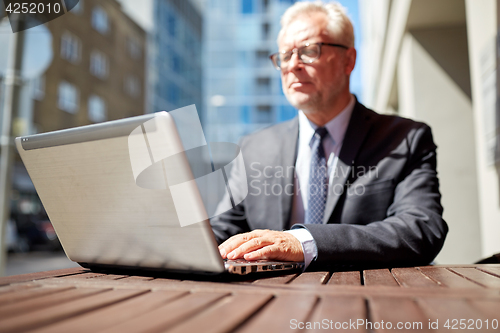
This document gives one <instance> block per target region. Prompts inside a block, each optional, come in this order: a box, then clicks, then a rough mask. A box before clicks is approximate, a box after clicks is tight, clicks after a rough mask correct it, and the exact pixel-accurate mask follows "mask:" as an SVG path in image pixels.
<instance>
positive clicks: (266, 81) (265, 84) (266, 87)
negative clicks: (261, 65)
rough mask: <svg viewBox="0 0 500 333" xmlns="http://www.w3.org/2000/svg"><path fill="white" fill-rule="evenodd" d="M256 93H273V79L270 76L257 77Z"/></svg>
mask: <svg viewBox="0 0 500 333" xmlns="http://www.w3.org/2000/svg"><path fill="white" fill-rule="evenodd" d="M256 83H257V87H256V93H257V94H258V95H267V94H270V93H271V79H270V78H268V77H259V78H257V82H256Z"/></svg>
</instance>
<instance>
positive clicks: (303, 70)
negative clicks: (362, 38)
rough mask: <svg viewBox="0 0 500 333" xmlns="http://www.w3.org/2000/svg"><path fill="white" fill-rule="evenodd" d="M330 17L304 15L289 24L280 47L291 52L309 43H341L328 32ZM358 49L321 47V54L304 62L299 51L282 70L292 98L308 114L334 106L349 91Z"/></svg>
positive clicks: (287, 92) (283, 84) (285, 88)
mask: <svg viewBox="0 0 500 333" xmlns="http://www.w3.org/2000/svg"><path fill="white" fill-rule="evenodd" d="M326 27H327V19H326V16H325V14H323V13H312V14H306V15H301V16H299V17H297V18H296V19H295V20H293V21H292V22H291V23H290V24H289V25H288V26H286V27H285V30H284V34H283V35H282V37H281V39H280V41H279V45H278V46H279V50H280V51H288V50H291V49H294V48H296V47H301V46H304V45H305V44H306V43H310V44H312V43H319V42H324V43H338V44H340V41H339V40H335V39H334V38H333V37H331V36H328V35H327V31H326ZM355 58H356V53H355V50H354V49H352V48H351V49H349V50H345V49H343V48H339V47H332V46H325V45H323V46H322V47H321V56H320V57H319V59H317V60H316V61H314V62H312V63H310V64H304V63H302V62H301V61H300V60H299V59H298V56H297V54H293V55H292V58H291V59H290V61H289V62H288V63H287V65H286V66H283V67H285V68H283V69H282V71H281V79H282V87H283V92H284V93H285V96H286V97H287V99H288V101H289V102H290V103H291V104H292V105H293V106H294V107H296V108H297V109H301V110H303V111H304V112H306V113H309V112H311V113H312V112H321V111H322V110H324V109H328V108H331V107H332V106H333V105H334V103H335V101H336V100H337V99H338V97H339V96H341V95H342V94H347V95H348V94H349V75H350V73H351V71H352V69H353V67H354V62H355Z"/></svg>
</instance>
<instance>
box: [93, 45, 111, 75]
mask: <svg viewBox="0 0 500 333" xmlns="http://www.w3.org/2000/svg"><path fill="white" fill-rule="evenodd" d="M90 72H91V73H92V74H93V75H95V76H97V77H98V78H100V79H104V78H106V77H107V76H108V58H107V57H106V55H105V54H104V53H102V52H99V51H92V54H91V55H90Z"/></svg>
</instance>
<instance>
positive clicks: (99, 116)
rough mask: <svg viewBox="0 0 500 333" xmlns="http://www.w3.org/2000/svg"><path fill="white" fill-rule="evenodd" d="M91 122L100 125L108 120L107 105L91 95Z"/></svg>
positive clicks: (89, 110) (89, 113) (89, 104)
mask: <svg viewBox="0 0 500 333" xmlns="http://www.w3.org/2000/svg"><path fill="white" fill-rule="evenodd" d="M88 115H89V120H90V121H91V122H94V123H100V122H103V121H105V120H106V119H107V113H106V103H105V102H104V100H103V99H102V98H101V97H99V96H97V95H91V96H90V97H89V102H88Z"/></svg>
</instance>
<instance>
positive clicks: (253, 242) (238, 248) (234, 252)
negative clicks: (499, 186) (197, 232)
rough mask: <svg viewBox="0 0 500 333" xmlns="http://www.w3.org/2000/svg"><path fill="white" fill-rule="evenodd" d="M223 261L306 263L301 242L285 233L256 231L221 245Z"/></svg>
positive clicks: (235, 237)
mask: <svg viewBox="0 0 500 333" xmlns="http://www.w3.org/2000/svg"><path fill="white" fill-rule="evenodd" d="M219 251H220V255H221V256H222V259H226V258H227V259H230V260H234V259H239V258H245V259H246V260H258V259H266V260H280V261H304V253H303V252H302V245H301V244H300V241H299V240H298V239H297V238H295V236H293V235H292V234H289V233H287V232H283V231H272V230H254V231H252V232H247V233H244V234H239V235H236V236H233V237H231V238H229V239H228V240H226V241H225V242H224V243H222V244H221V245H219Z"/></svg>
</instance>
